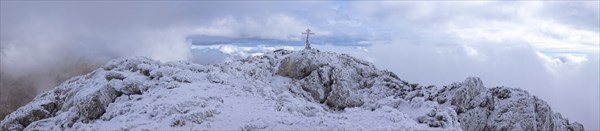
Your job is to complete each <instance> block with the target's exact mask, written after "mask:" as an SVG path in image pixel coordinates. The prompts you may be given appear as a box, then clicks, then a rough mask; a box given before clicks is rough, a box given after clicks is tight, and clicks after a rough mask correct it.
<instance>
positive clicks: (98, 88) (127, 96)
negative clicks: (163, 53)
mask: <svg viewBox="0 0 600 131" xmlns="http://www.w3.org/2000/svg"><path fill="white" fill-rule="evenodd" d="M0 127H1V128H0V129H1V130H14V129H16V130H20V129H41V130H65V129H76V130H85V129H102V130H122V129H133V130H140V129H149V130H154V129H184V130H188V129H235V130H254V129H267V130H273V129H297V130H314V129H351V130H355V129H370V130H385V129H388V130H389V129H406V130H431V129H434V130H439V129H447V130H459V129H465V130H493V129H496V130H504V129H511V130H549V129H556V130H583V126H582V125H581V124H578V123H570V122H569V121H568V120H567V119H565V118H562V117H561V116H560V114H558V113H554V112H552V111H551V109H550V107H549V106H548V105H547V104H546V103H545V102H544V101H543V100H540V99H538V98H537V97H535V96H531V95H529V94H528V93H527V91H524V90H521V89H516V88H507V87H494V88H486V87H484V86H483V84H482V82H481V81H480V80H479V78H475V77H470V78H467V80H465V81H464V82H457V83H454V84H451V85H448V86H442V87H437V86H421V85H418V84H416V83H408V82H406V81H404V80H401V79H400V78H399V77H398V76H396V75H395V74H394V73H392V72H389V71H385V70H378V69H377V68H375V66H373V64H371V63H369V62H366V61H362V60H359V59H356V58H353V57H350V56H348V55H345V54H336V53H332V52H320V51H318V50H307V51H287V50H278V51H274V52H270V53H267V54H265V55H261V56H254V57H249V58H246V59H241V60H239V61H235V62H229V63H224V64H220V65H197V64H192V63H188V62H169V63H160V62H158V61H155V60H151V59H147V58H143V57H135V58H127V59H116V60H112V61H110V62H109V63H108V64H106V65H105V66H103V67H102V68H100V69H97V70H95V71H93V72H92V73H89V74H87V75H83V76H79V77H75V78H72V79H70V80H68V81H66V82H64V83H62V84H61V85H60V86H58V87H56V88H55V89H53V90H50V91H48V92H46V93H43V94H41V95H39V96H37V97H36V98H35V99H34V100H33V101H32V102H31V103H29V104H27V105H25V106H23V107H21V108H19V109H18V110H17V111H15V112H13V113H12V114H10V115H8V116H7V117H6V118H5V119H4V120H2V122H1V123H0Z"/></svg>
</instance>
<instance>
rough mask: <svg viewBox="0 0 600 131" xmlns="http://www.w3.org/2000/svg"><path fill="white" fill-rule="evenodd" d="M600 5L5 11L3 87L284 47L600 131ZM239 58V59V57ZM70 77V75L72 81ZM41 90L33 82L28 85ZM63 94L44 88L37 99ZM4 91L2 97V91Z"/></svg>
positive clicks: (44, 5) (51, 7) (41, 5)
mask: <svg viewBox="0 0 600 131" xmlns="http://www.w3.org/2000/svg"><path fill="white" fill-rule="evenodd" d="M599 6H600V3H599V2H598V1H585V2H541V1H527V2H512V1H511V2H497V1H485V2H483V1H482V2H408V1H403V2H391V1H388V2H371V1H363V2H345V1H332V2H327V1H322V2H190V1H184V2H162V1H157V2H150V1H137V2H99V1H89V2H73V1H51V2H42V1H30V2H17V1H2V2H1V5H0V7H1V8H0V14H1V16H0V26H1V28H0V37H1V39H0V42H1V46H0V58H1V59H0V65H1V69H2V70H1V73H2V75H3V77H1V78H0V79H3V80H4V81H8V80H6V79H9V78H11V79H14V78H21V77H24V76H31V74H36V73H37V74H38V75H35V76H33V77H31V80H36V81H37V80H44V78H46V77H55V76H56V75H57V74H61V72H65V71H67V70H70V69H71V68H65V67H72V66H73V65H81V64H84V65H99V64H103V63H104V62H106V61H107V60H109V59H112V58H117V57H129V56H147V57H150V58H154V59H158V60H162V61H172V60H189V61H194V62H197V63H201V64H212V63H219V62H223V61H226V60H232V59H235V58H237V57H243V56H248V55H252V54H257V53H258V54H259V53H260V52H264V51H269V50H274V49H278V48H286V49H302V48H303V47H302V46H303V36H302V35H301V34H300V32H302V31H304V30H305V29H306V28H310V29H311V30H313V31H314V32H315V33H316V34H315V35H314V37H312V38H314V39H313V40H312V43H313V44H314V47H316V48H318V49H321V50H328V51H336V52H340V53H348V54H351V55H353V56H355V57H359V58H362V59H365V60H368V61H371V62H373V63H374V64H375V65H376V66H377V67H378V68H380V69H386V70H391V71H393V72H395V73H396V74H398V76H400V78H402V79H404V80H408V81H411V82H419V83H421V84H424V85H429V84H433V85H446V84H450V83H452V82H457V81H463V80H464V79H465V78H466V77H467V76H478V77H481V78H482V80H483V81H484V84H485V85H486V86H487V87H493V86H509V87H518V88H523V89H526V90H528V91H529V93H530V94H533V95H536V96H539V97H541V98H542V99H544V100H546V101H547V102H548V103H549V104H550V105H551V106H552V109H553V110H554V111H557V112H560V113H561V114H563V116H565V117H568V118H569V119H570V120H572V121H578V122H580V123H583V124H584V126H585V127H586V129H600V127H599V126H598V125H599V124H598V123H600V120H599V119H600V112H599V110H600V84H599V81H600V80H599V79H600V78H599V74H600V72H599V54H600V53H599V51H600V47H599V46H600V34H599V32H600V7H599ZM232 56H236V57H232ZM69 77H70V76H69ZM32 83H36V82H32ZM56 84H57V83H52V82H38V83H36V86H40V87H41V88H39V90H40V91H43V90H47V89H48V87H52V86H54V85H56ZM7 89H8V88H7V87H2V90H7Z"/></svg>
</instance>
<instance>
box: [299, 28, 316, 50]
mask: <svg viewBox="0 0 600 131" xmlns="http://www.w3.org/2000/svg"><path fill="white" fill-rule="evenodd" d="M302 34H306V45H305V46H304V49H305V50H310V49H311V48H310V42H309V41H308V38H309V36H310V35H311V34H313V35H314V34H315V33H311V32H310V29H306V32H302Z"/></svg>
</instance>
